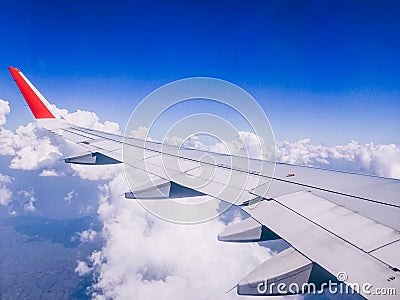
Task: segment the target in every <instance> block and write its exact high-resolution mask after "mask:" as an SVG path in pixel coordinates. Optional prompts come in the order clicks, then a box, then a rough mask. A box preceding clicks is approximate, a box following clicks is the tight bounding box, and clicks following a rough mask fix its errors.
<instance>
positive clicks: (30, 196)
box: [17, 188, 37, 212]
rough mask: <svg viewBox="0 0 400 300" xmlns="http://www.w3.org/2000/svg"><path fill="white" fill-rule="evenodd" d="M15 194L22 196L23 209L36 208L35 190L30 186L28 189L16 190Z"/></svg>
mask: <svg viewBox="0 0 400 300" xmlns="http://www.w3.org/2000/svg"><path fill="white" fill-rule="evenodd" d="M17 195H20V196H22V201H21V205H22V207H23V208H24V210H25V211H30V212H34V211H35V210H36V207H35V202H36V201H37V199H36V198H35V192H34V191H33V189H32V188H31V189H29V190H22V191H18V192H17Z"/></svg>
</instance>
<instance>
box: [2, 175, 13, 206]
mask: <svg viewBox="0 0 400 300" xmlns="http://www.w3.org/2000/svg"><path fill="white" fill-rule="evenodd" d="M11 180H12V178H11V177H10V176H7V175H3V174H0V205H4V206H7V205H8V204H9V203H10V201H11V198H12V191H11V190H10V189H9V187H8V185H9V184H10V183H11Z"/></svg>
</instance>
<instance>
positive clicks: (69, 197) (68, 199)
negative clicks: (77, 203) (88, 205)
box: [64, 190, 78, 204]
mask: <svg viewBox="0 0 400 300" xmlns="http://www.w3.org/2000/svg"><path fill="white" fill-rule="evenodd" d="M77 194H78V193H76V192H75V190H72V191H70V192H68V193H67V195H66V196H65V197H64V201H66V202H68V204H71V200H72V199H73V198H74V197H76V196H77Z"/></svg>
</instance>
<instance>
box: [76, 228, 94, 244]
mask: <svg viewBox="0 0 400 300" xmlns="http://www.w3.org/2000/svg"><path fill="white" fill-rule="evenodd" d="M78 236H79V239H80V241H81V242H82V243H87V242H92V241H93V240H94V239H95V238H96V236H97V232H96V231H95V230H93V229H91V228H90V229H88V230H84V231H82V232H79V233H78Z"/></svg>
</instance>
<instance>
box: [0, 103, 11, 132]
mask: <svg viewBox="0 0 400 300" xmlns="http://www.w3.org/2000/svg"><path fill="white" fill-rule="evenodd" d="M10 111H11V110H10V105H9V104H8V101H5V100H2V99H0V126H3V125H4V124H6V116H7V115H8V114H9V113H10Z"/></svg>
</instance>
